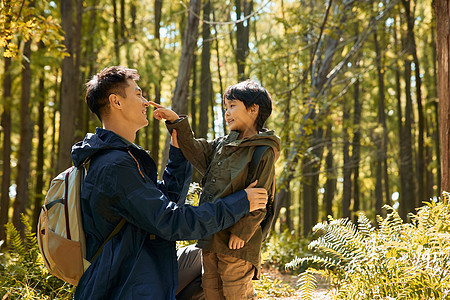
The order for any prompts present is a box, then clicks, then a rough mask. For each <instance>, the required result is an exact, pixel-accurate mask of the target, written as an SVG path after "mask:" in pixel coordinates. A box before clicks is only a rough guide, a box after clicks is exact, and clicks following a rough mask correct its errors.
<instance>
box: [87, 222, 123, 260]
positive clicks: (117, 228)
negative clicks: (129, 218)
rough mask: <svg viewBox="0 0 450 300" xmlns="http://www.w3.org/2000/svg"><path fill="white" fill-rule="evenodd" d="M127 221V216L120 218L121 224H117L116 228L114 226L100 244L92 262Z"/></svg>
mask: <svg viewBox="0 0 450 300" xmlns="http://www.w3.org/2000/svg"><path fill="white" fill-rule="evenodd" d="M125 222H126V220H125V218H122V220H120V222H119V224H117V226H116V228H114V230H113V231H112V232H111V233H110V235H109V236H108V238H107V239H106V240H105V241H104V242H103V244H102V245H101V246H100V248H99V249H98V250H97V252H96V253H95V254H94V256H93V257H92V259H91V262H92V261H94V260H95V259H96V258H97V256H99V255H100V253H102V251H103V247H105V245H106V243H107V242H109V240H110V239H112V238H113V237H114V236H115V235H116V234H118V233H119V231H120V230H121V229H122V227H123V225H125Z"/></svg>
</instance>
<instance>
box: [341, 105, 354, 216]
mask: <svg viewBox="0 0 450 300" xmlns="http://www.w3.org/2000/svg"><path fill="white" fill-rule="evenodd" d="M342 106H343V114H342V124H343V128H342V141H343V149H342V154H343V156H344V159H343V161H344V164H343V166H342V174H343V179H344V182H343V195H342V217H343V218H349V219H351V214H350V205H351V198H352V182H351V180H352V166H351V157H350V137H349V134H348V127H349V126H348V125H349V123H350V109H349V107H348V104H347V101H346V99H344V100H343V104H342Z"/></svg>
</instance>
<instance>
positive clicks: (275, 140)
mask: <svg viewBox="0 0 450 300" xmlns="http://www.w3.org/2000/svg"><path fill="white" fill-rule="evenodd" d="M238 136H239V132H237V131H231V132H230V134H229V135H228V136H227V137H226V140H227V142H228V145H230V146H238V147H254V146H260V145H263V146H269V147H272V149H273V152H274V153H275V161H277V160H278V158H279V157H280V143H281V140H280V138H279V137H278V136H277V135H275V132H274V131H273V130H267V129H263V130H262V131H260V132H259V133H258V134H255V135H254V136H251V137H249V138H245V139H242V140H237V138H238Z"/></svg>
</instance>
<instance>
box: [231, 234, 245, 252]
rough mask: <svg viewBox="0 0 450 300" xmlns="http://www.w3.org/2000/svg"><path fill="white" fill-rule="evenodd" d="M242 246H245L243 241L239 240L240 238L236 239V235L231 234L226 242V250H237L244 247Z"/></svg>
mask: <svg viewBox="0 0 450 300" xmlns="http://www.w3.org/2000/svg"><path fill="white" fill-rule="evenodd" d="M244 245H245V242H244V240H241V238H240V237H238V236H237V235H234V234H232V233H231V234H230V240H229V241H228V248H230V249H232V250H237V249H241V248H242V247H244Z"/></svg>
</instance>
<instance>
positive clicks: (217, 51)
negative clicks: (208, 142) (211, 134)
mask: <svg viewBox="0 0 450 300" xmlns="http://www.w3.org/2000/svg"><path fill="white" fill-rule="evenodd" d="M211 10H212V15H213V22H216V15H215V14H214V8H212V9H211ZM214 36H215V40H216V55H217V75H218V77H219V89H220V90H219V92H220V95H221V96H223V84H222V73H221V72H220V69H221V67H220V65H221V63H220V54H219V38H218V36H217V26H216V24H215V23H214ZM220 103H221V104H220V107H221V110H222V127H223V134H224V135H227V122H226V120H225V107H224V106H223V101H220ZM194 132H195V131H194Z"/></svg>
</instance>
